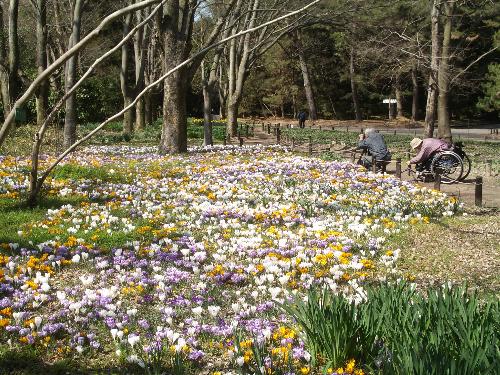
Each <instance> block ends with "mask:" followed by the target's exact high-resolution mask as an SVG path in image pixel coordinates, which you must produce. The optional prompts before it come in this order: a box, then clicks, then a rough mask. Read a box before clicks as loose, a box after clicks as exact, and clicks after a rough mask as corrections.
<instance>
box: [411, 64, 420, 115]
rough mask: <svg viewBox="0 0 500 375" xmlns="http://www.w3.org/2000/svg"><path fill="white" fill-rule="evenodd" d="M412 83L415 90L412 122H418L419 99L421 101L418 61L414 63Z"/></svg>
mask: <svg viewBox="0 0 500 375" xmlns="http://www.w3.org/2000/svg"><path fill="white" fill-rule="evenodd" d="M411 83H412V88H413V95H412V105H411V121H413V122H416V121H417V120H418V99H419V97H418V96H419V88H418V66H417V62H416V61H413V65H412V67H411Z"/></svg>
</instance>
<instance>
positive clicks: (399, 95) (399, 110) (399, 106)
mask: <svg viewBox="0 0 500 375" xmlns="http://www.w3.org/2000/svg"><path fill="white" fill-rule="evenodd" d="M394 91H395V94H396V114H397V117H404V113H403V92H402V91H401V77H400V76H399V75H398V76H397V77H396V87H395V90H394Z"/></svg>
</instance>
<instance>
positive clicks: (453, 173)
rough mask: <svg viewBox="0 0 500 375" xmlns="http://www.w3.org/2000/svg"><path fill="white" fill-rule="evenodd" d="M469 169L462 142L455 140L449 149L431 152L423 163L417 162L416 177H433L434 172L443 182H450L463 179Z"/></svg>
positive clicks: (469, 165) (468, 160) (468, 161)
mask: <svg viewBox="0 0 500 375" xmlns="http://www.w3.org/2000/svg"><path fill="white" fill-rule="evenodd" d="M470 170H471V161H470V159H469V157H468V156H467V154H466V153H465V151H464V150H463V144H462V143H461V142H457V143H455V144H453V146H452V147H451V149H450V150H445V151H439V152H436V153H435V154H433V155H432V156H431V157H430V158H429V159H428V160H426V161H425V162H424V163H420V164H417V166H416V171H417V179H423V180H424V181H425V180H426V179H427V178H430V179H433V178H434V176H435V175H436V174H439V175H440V176H441V182H442V183H443V184H452V183H455V182H459V181H463V180H465V179H466V178H467V176H468V175H469V173H470Z"/></svg>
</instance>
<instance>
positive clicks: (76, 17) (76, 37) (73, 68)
mask: <svg viewBox="0 0 500 375" xmlns="http://www.w3.org/2000/svg"><path fill="white" fill-rule="evenodd" d="M83 3H84V0H75V5H74V10H73V31H72V33H71V37H70V41H69V44H68V49H70V48H72V47H73V46H74V45H75V44H76V43H78V42H79V41H80V33H81V24H82V12H83ZM77 64H78V54H76V55H73V56H72V57H70V58H69V60H68V61H67V62H66V72H65V82H64V89H65V91H66V92H67V91H69V90H70V89H71V88H72V87H73V85H74V84H75V82H76V73H77ZM75 142H76V95H75V94H72V95H70V96H69V97H68V100H66V115H65V118H64V142H63V145H64V148H68V147H70V146H71V145H72V144H73V143H75Z"/></svg>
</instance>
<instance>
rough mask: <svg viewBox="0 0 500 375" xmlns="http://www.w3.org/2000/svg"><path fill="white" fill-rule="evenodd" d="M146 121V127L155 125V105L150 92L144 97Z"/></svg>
mask: <svg viewBox="0 0 500 375" xmlns="http://www.w3.org/2000/svg"><path fill="white" fill-rule="evenodd" d="M144 121H145V123H146V126H148V125H151V124H152V123H153V103H152V98H151V93H150V92H148V93H147V94H146V95H144Z"/></svg>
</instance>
